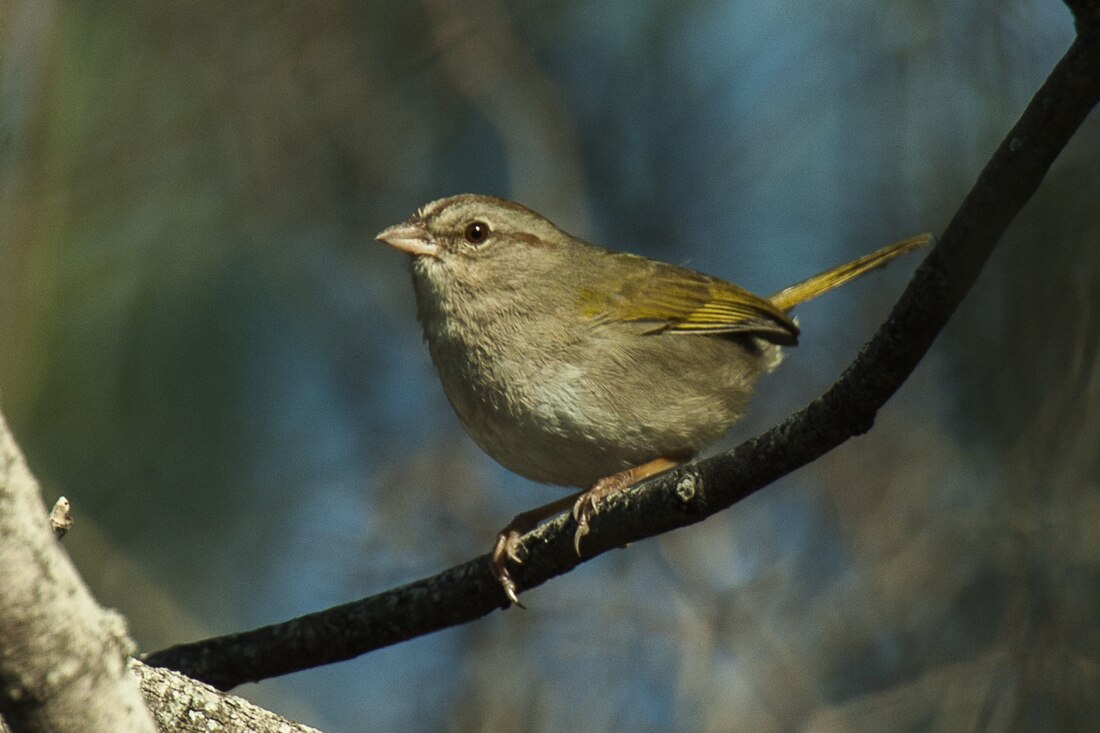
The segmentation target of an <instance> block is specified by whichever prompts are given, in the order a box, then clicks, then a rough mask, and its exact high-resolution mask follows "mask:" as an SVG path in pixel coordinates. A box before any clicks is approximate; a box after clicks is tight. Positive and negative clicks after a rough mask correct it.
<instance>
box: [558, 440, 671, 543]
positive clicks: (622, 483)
mask: <svg viewBox="0 0 1100 733" xmlns="http://www.w3.org/2000/svg"><path fill="white" fill-rule="evenodd" d="M679 464H680V461H674V460H671V459H669V458H656V459H654V460H652V461H649V462H648V463H643V464H641V465H640V466H634V467H633V468H628V469H626V470H625V471H619V472H618V473H615V474H612V475H610V476H605V477H604V478H602V479H600V480H599V481H597V482H596V483H595V484H593V486H592V488H591V489H589V490H588V491H585V492H584V493H582V494H581V495H580V496H578V497H577V501H576V502H575V503H574V504H573V519H574V520H575V521H576V522H577V531H576V533H574V535H573V549H575V550H576V551H577V555H578V556H580V554H581V540H582V539H584V536H585V535H586V534H588V532H589V531H590V530H589V527H590V523H591V520H592V517H594V516H595V515H596V514H598V513H599V511H600V500H601V499H603V498H604V497H607V496H610V495H611V494H614V493H617V492H619V491H622V490H623V489H626V488H629V487H631V486H633V485H634V484H637V483H640V482H642V481H644V480H645V479H647V478H649V477H650V476H655V475H656V474H658V473H664V472H665V471H668V470H669V469H671V468H675V467H676V466H677V465H679Z"/></svg>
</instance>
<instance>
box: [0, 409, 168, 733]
mask: <svg viewBox="0 0 1100 733" xmlns="http://www.w3.org/2000/svg"><path fill="white" fill-rule="evenodd" d="M133 649H134V643H133V642H132V641H130V639H129V637H128V636H127V635H126V628H125V623H124V622H123V621H122V618H121V616H119V615H118V614H117V613H114V612H113V611H109V610H107V609H104V608H101V607H100V606H99V604H97V603H96V602H95V599H94V598H92V596H91V594H90V593H89V592H88V589H87V588H86V587H85V586H84V583H83V582H82V581H81V580H80V576H79V575H77V572H76V568H74V567H73V564H72V561H70V560H69V557H68V555H66V554H65V553H64V552H63V551H62V549H61V546H60V544H59V543H58V541H57V538H56V536H55V535H54V532H53V530H52V529H51V528H50V524H49V519H48V517H47V513H46V507H45V506H44V505H43V504H42V498H41V496H40V494H39V490H38V483H37V482H36V481H35V480H34V477H33V476H32V475H31V473H30V471H29V470H28V468H27V464H26V462H25V461H24V459H23V454H22V453H21V452H20V451H19V448H18V447H17V446H16V444H15V441H14V440H13V439H12V436H11V433H10V432H8V428H7V425H6V424H5V422H4V419H3V416H0V717H3V720H4V721H5V722H6V723H7V724H8V725H10V726H11V727H12V729H13V730H17V731H74V732H76V731H88V730H92V731H99V730H119V731H134V733H139V732H140V731H149V732H150V733H151V732H152V731H154V730H156V727H155V726H154V724H153V719H152V717H150V715H149V712H148V711H147V710H146V709H145V705H144V704H143V702H142V698H141V693H140V691H139V690H138V686H137V682H136V681H135V680H134V679H133V678H132V677H130V675H128V674H127V673H126V658H127V656H128V655H129V653H130V652H131V651H132V650H133Z"/></svg>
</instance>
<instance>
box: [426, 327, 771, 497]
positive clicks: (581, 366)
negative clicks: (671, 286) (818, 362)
mask: <svg viewBox="0 0 1100 733" xmlns="http://www.w3.org/2000/svg"><path fill="white" fill-rule="evenodd" d="M654 338H662V337H659V336H655V337H654ZM668 338H674V339H676V346H675V348H674V350H673V351H674V353H672V354H670V353H669V347H668V344H667V343H666V344H664V345H663V346H662V349H661V350H660V352H659V359H660V360H659V361H655V358H657V357H655V354H654V353H652V352H651V350H649V349H648V348H647V347H648V346H649V345H650V344H648V343H647V339H644V338H643V339H639V340H638V343H637V344H636V345H635V347H634V348H633V349H627V350H624V349H622V348H617V349H616V350H615V351H614V352H601V351H599V350H593V349H590V350H588V351H586V352H584V353H582V354H580V356H581V358H580V359H576V360H570V359H565V358H561V357H560V355H555V354H548V355H547V356H545V357H544V358H541V359H538V358H529V359H527V360H525V361H524V362H522V363H520V362H511V363H504V362H500V361H488V360H476V359H473V360H472V359H469V358H468V356H469V354H468V353H466V354H464V358H462V359H461V360H457V361H456V360H453V359H452V358H448V357H447V356H445V355H444V354H433V358H436V359H437V366H438V361H439V360H441V359H447V360H448V361H449V362H450V365H451V368H450V369H446V368H440V375H441V377H443V387H444V391H445V392H446V393H447V397H448V399H449V400H450V402H451V404H452V406H453V407H454V409H455V411H456V413H457V414H458V417H459V419H460V420H461V421H462V423H463V426H464V427H465V428H466V430H467V432H468V433H469V434H470V436H471V437H472V438H473V439H474V441H475V442H476V443H477V444H478V445H479V446H480V447H481V448H482V449H483V450H484V451H485V452H486V453H488V454H489V455H490V456H492V457H493V458H494V459H495V460H496V461H498V462H499V463H500V464H501V465H503V466H504V467H505V468H508V469H509V470H512V471H514V472H516V473H518V474H520V475H522V476H525V477H527V478H529V479H531V480H533V481H538V482H542V483H550V484H558V485H562V486H578V487H582V488H587V487H589V486H591V485H592V484H593V483H595V482H596V481H598V480H599V479H600V478H603V477H605V476H609V475H611V474H614V473H617V472H619V471H622V470H625V469H627V468H630V467H632V466H636V465H640V464H642V463H645V462H647V461H650V460H653V459H655V458H660V457H667V458H675V459H686V458H688V457H690V456H692V455H694V454H695V453H696V452H698V451H699V450H701V449H702V448H703V447H704V446H706V445H707V444H708V443H710V442H712V441H714V440H715V439H717V438H718V437H720V436H721V435H722V434H723V433H724V432H725V431H726V430H727V429H728V428H729V427H730V426H731V425H732V424H733V423H734V422H736V420H737V419H738V418H739V417H740V415H741V412H742V410H743V408H744V404H745V401H746V400H747V398H748V394H749V391H750V389H751V386H752V384H753V382H755V379H756V378H757V377H758V376H759V375H760V374H761V373H763V372H764V371H767V369H768V367H770V366H772V364H771V363H765V360H764V356H765V355H753V354H748V353H747V352H746V351H745V349H744V348H742V347H740V346H737V345H735V344H732V343H730V342H723V341H721V340H715V339H697V338H693V337H681V336H674V337H668ZM692 342H694V343H692ZM700 348H705V349H710V350H711V351H713V352H714V354H713V355H712V358H711V359H710V360H709V364H710V366H711V368H709V369H707V370H705V371H700V370H691V369H684V368H683V367H682V364H684V363H691V362H690V361H687V360H688V359H691V358H695V359H698V349H700ZM677 349H684V351H683V353H682V354H681V355H682V356H683V357H684V359H685V361H683V362H678V360H677V358H676V357H677V353H675V352H676V350H677ZM766 356H767V357H768V359H770V360H774V356H775V354H774V353H770V354H767V355H766ZM577 362H580V363H577ZM455 363H460V364H462V365H463V369H462V370H456V369H454V368H453V366H454V364H455ZM471 370H473V371H474V372H476V373H471ZM461 372H465V373H461ZM471 385H478V387H477V388H476V389H471V388H470V387H471Z"/></svg>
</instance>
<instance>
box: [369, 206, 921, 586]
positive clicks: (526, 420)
mask: <svg viewBox="0 0 1100 733" xmlns="http://www.w3.org/2000/svg"><path fill="white" fill-rule="evenodd" d="M377 239H378V240H379V241H381V242H383V243H386V244H388V245H390V246H392V247H394V248H396V249H398V250H401V251H403V252H406V253H408V254H409V255H410V256H411V258H412V276H413V277H412V279H413V287H414V290H415V293H416V310H417V318H418V320H419V322H420V325H421V327H422V329H423V335H424V340H425V342H426V343H427V347H428V351H429V353H430V355H431V360H432V363H433V364H434V366H435V369H436V371H437V373H438V375H439V379H440V382H441V384H442V387H443V391H444V393H445V394H446V396H447V399H448V401H449V402H450V404H451V406H452V407H453V408H454V411H455V413H456V414H457V416H458V419H459V421H460V422H461V424H462V425H463V427H464V428H465V430H466V432H467V433H468V434H469V435H470V437H471V438H472V439H473V440H474V442H475V443H477V445H478V446H479V447H480V448H481V449H482V450H484V451H485V452H486V453H487V454H488V455H489V456H491V457H492V458H493V459H495V460H496V461H497V462H498V463H500V464H501V465H503V466H504V467H505V468H507V469H509V470H511V471H513V472H515V473H517V474H519V475H521V476H524V477H526V478H528V479H531V480H532V481H536V482H539V483H547V484H556V485H560V486H565V487H577V488H579V489H581V490H580V491H579V492H577V493H575V494H573V495H571V496H568V497H565V498H564V499H561V500H558V501H554V502H550V503H549V504H546V505H544V506H541V507H536V508H535V509H532V510H530V511H527V512H523V513H521V514H519V515H517V516H516V517H515V518H514V519H513V520H512V521H511V522H509V523H508V525H506V526H505V527H504V528H503V529H502V530H501V531H500V532H499V533H498V536H497V539H496V542H495V544H494V546H493V549H492V552H491V553H490V570H491V571H492V574H493V576H494V577H495V578H496V580H497V581H498V582H499V583H500V585H501V588H502V590H503V592H504V594H505V596H506V597H507V599H508V601H509V602H510V603H511V604H513V605H516V606H521V607H522V604H521V603H520V601H519V597H518V593H517V588H516V585H515V582H514V580H513V579H512V577H511V573H510V571H509V568H508V564H509V563H510V562H511V563H517V564H519V563H522V561H523V558H522V557H521V555H520V553H519V540H520V537H521V536H522V535H523V534H525V533H526V532H528V531H530V530H531V529H533V528H534V527H535V526H537V524H538V523H539V522H540V521H542V520H544V519H546V518H548V517H550V516H553V515H554V514H557V513H559V512H562V511H564V510H567V509H569V508H570V507H571V508H572V509H571V511H572V515H573V518H574V520H575V522H576V525H577V527H576V530H575V533H574V546H575V549H576V552H577V553H578V555H579V554H580V553H581V540H582V539H583V537H584V536H585V535H586V534H587V533H588V532H589V531H590V526H591V522H592V519H593V517H594V516H595V515H596V514H597V513H598V511H599V507H600V502H601V500H602V499H604V498H605V497H607V496H609V495H610V494H612V493H615V492H617V491H620V490H622V489H624V488H626V487H629V486H632V485H635V484H637V483H639V482H641V481H643V480H645V479H647V478H649V477H651V476H655V475H657V474H660V473H663V472H665V471H668V470H671V469H672V468H675V467H676V466H678V465H680V464H682V463H684V462H686V461H689V460H691V459H692V458H693V457H694V456H696V455H697V454H698V453H699V451H701V450H702V449H703V448H705V447H706V446H707V445H709V444H710V443H712V442H714V441H715V440H716V439H717V438H719V437H720V436H721V435H723V434H724V433H725V432H726V431H727V430H728V429H729V428H730V427H731V426H732V425H733V424H734V423H735V422H737V420H738V419H739V418H740V417H741V416H742V415H743V413H744V411H745V408H746V405H747V403H748V400H749V397H750V396H751V394H752V392H753V389H754V387H755V385H756V383H757V380H758V379H759V378H760V377H761V376H763V375H764V374H767V373H769V372H771V371H772V370H773V369H775V368H776V367H777V366H778V365H779V364H780V362H781V361H782V359H783V352H782V349H783V348H784V347H792V346H795V345H797V343H798V339H799V335H800V331H799V326H798V324H797V322H796V321H795V319H794V318H793V317H792V316H791V314H790V311H791V309H792V308H793V307H795V306H796V305H799V304H801V303H804V302H806V301H808V300H810V299H812V298H815V297H817V296H818V295H821V294H822V293H824V292H826V291H828V290H831V289H833V288H835V287H837V286H839V285H842V284H844V283H846V282H848V281H850V280H852V279H854V278H856V277H859V276H860V275H862V274H864V273H866V272H867V271H869V270H872V269H874V268H877V267H880V266H882V265H884V264H886V263H887V262H889V261H890V260H892V259H894V258H896V257H899V256H901V255H903V254H906V253H908V252H911V251H913V250H915V249H917V248H919V247H922V246H924V245H925V244H927V243H928V242H929V241H931V240H932V237H931V235H929V234H920V235H917V236H914V237H909V238H907V239H903V240H900V241H898V242H896V243H894V244H891V245H889V246H887V247H884V248H882V249H879V250H877V251H875V252H872V253H871V254H869V255H866V256H864V257H860V258H858V259H856V260H853V261H852V262H848V263H846V264H843V265H840V266H838V267H834V268H831V269H829V270H826V271H825V272H822V273H820V274H818V275H815V276H813V277H810V278H808V279H806V280H803V281H801V282H798V283H796V284H795V285H791V286H790V287H787V288H784V289H782V290H780V291H778V292H776V293H774V294H773V295H771V296H768V297H762V296H759V295H755V294H753V293H751V292H749V291H748V290H746V289H744V288H742V287H739V286H737V285H733V284H732V283H729V282H726V281H725V280H722V279H719V278H717V277H714V276H711V275H707V274H703V273H701V272H696V271H694V270H690V269H687V268H685V267H680V266H677V265H673V264H669V263H666V262H661V261H658V260H654V259H649V258H646V257H643V256H640V255H636V254H631V253H627V252H618V251H613V250H610V249H606V248H604V247H600V246H597V245H594V244H590V243H588V242H585V241H583V240H581V239H579V238H577V237H574V236H572V235H570V234H568V233H566V232H564V231H562V230H561V229H559V228H558V227H557V226H555V225H554V224H553V223H552V222H550V221H549V220H548V219H546V218H545V217H543V216H541V215H540V214H538V213H536V212H535V211H532V210H531V209H529V208H527V207H525V206H523V205H522V204H518V203H516V202H513V201H509V200H506V199H502V198H497V197H493V196H486V195H481V194H461V195H457V196H450V197H447V198H442V199H439V200H436V201H432V202H431V203H428V204H425V205H423V206H421V207H420V208H419V209H417V210H416V212H415V213H413V214H412V215H411V216H410V217H409V218H408V219H407V220H405V221H404V222H402V223H400V224H397V225H394V226H391V227H389V228H387V229H385V230H383V231H382V232H380V233H379V234H378V235H377Z"/></svg>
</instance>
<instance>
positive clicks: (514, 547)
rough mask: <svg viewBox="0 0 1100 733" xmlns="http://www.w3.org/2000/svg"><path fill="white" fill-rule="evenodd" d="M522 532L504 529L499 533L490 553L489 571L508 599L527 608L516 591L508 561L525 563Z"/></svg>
mask: <svg viewBox="0 0 1100 733" xmlns="http://www.w3.org/2000/svg"><path fill="white" fill-rule="evenodd" d="M520 536H521V535H520V533H519V532H517V531H516V530H514V529H504V530H502V531H501V533H500V534H498V535H497V541H496V544H495V545H493V551H492V553H490V555H489V571H490V572H491V573H492V574H493V577H494V578H496V579H497V582H498V583H500V587H501V589H502V590H503V591H504V595H505V596H507V597H508V601H509V602H510V603H511V604H512V605H513V606H519V607H520V608H527V607H526V606H524V605H523V604H522V603H520V600H519V595H517V593H516V584H515V581H513V580H512V576H511V574H510V573H509V572H508V566H507V562H508V560H511V561H512V562H514V563H516V564H517V565H522V564H523V558H522V557H521V556H520V552H519V538H520Z"/></svg>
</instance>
